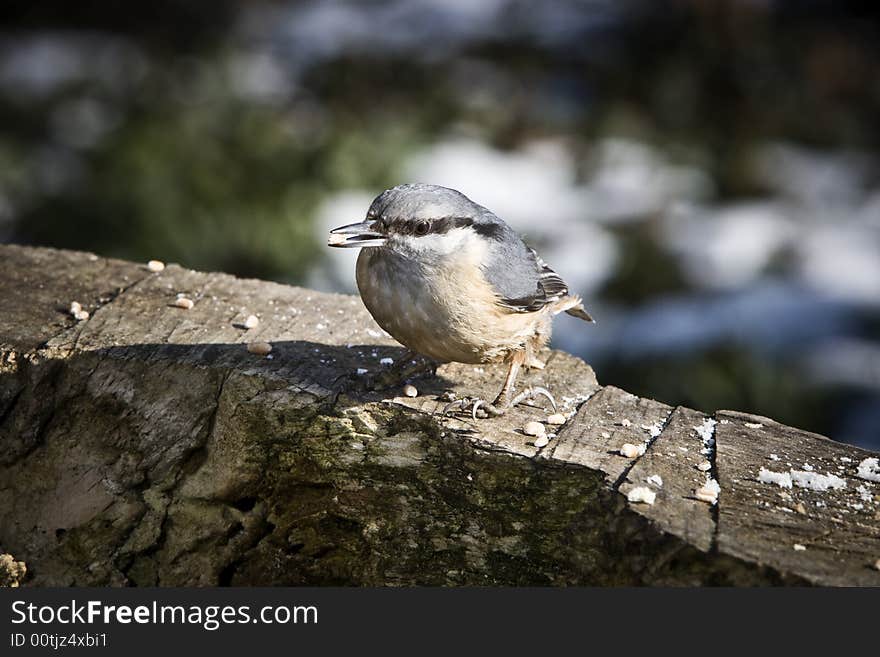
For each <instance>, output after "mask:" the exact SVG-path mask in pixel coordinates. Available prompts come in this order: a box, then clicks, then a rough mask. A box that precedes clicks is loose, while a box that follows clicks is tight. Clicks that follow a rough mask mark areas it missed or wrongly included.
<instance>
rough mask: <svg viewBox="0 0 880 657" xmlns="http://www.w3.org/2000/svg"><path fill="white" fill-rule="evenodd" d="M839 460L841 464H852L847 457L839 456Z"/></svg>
mask: <svg viewBox="0 0 880 657" xmlns="http://www.w3.org/2000/svg"><path fill="white" fill-rule="evenodd" d="M840 460H841V461H842V462H843V463H852V459H851V458H850V457H848V456H841V457H840Z"/></svg>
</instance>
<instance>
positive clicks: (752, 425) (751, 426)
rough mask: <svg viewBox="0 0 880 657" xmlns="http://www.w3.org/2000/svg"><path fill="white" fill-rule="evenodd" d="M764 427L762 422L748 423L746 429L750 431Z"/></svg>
mask: <svg viewBox="0 0 880 657" xmlns="http://www.w3.org/2000/svg"><path fill="white" fill-rule="evenodd" d="M763 426H764V425H763V424H761V423H760V422H746V427H748V428H749V429H760V428H761V427H763Z"/></svg>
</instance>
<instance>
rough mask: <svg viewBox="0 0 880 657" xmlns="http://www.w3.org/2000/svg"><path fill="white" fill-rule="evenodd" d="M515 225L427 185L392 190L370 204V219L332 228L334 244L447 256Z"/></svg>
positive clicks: (503, 233)
mask: <svg viewBox="0 0 880 657" xmlns="http://www.w3.org/2000/svg"><path fill="white" fill-rule="evenodd" d="M509 231H510V228H508V227H507V225H506V224H505V223H504V222H503V221H501V219H499V218H498V217H496V216H495V215H494V214H492V213H491V212H490V211H489V210H487V209H486V208H484V207H483V206H481V205H477V204H476V203H474V202H473V201H471V200H470V199H469V198H468V197H467V196H465V195H464V194H462V193H461V192H458V191H456V190H454V189H449V188H448V187H440V186H439V185H427V184H408V185H398V186H397V187H392V188H391V189H387V190H385V191H384V192H382V193H381V194H379V196H377V197H376V199H375V200H374V201H373V203H372V204H371V205H370V209H369V210H368V211H367V216H366V219H365V220H364V221H362V222H360V223H357V224H350V225H348V226H342V227H340V228H336V229H334V230H332V231H330V240H329V242H328V243H329V245H330V246H337V247H376V246H383V247H386V248H390V249H392V250H394V251H398V252H400V253H402V254H404V255H416V254H419V255H443V254H446V253H450V252H452V251H455V250H456V249H458V248H461V247H462V246H463V243H464V242H465V241H466V240H468V239H473V237H475V236H479V237H481V238H485V239H493V240H497V239H502V238H504V237H506V236H507V233H508V232H509Z"/></svg>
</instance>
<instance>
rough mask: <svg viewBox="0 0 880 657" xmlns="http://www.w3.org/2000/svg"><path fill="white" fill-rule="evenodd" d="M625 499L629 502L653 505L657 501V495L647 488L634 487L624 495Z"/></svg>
mask: <svg viewBox="0 0 880 657" xmlns="http://www.w3.org/2000/svg"><path fill="white" fill-rule="evenodd" d="M626 499H627V500H629V501H630V502H641V503H643V504H654V500H656V499H657V493H655V492H654V491H652V490H651V489H650V488H648V487H647V486H636V487H635V488H633V489H632V490H631V491H630V492H628V493H627V494H626Z"/></svg>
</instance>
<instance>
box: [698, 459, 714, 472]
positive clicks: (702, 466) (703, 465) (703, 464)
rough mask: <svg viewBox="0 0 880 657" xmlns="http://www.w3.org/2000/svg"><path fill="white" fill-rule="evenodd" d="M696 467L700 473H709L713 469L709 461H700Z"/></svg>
mask: <svg viewBox="0 0 880 657" xmlns="http://www.w3.org/2000/svg"><path fill="white" fill-rule="evenodd" d="M694 467H696V468H697V470H699V471H700V472H709V470H711V469H712V464H711V463H709V461H700V462H699V463H697V465H696V466H694Z"/></svg>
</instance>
